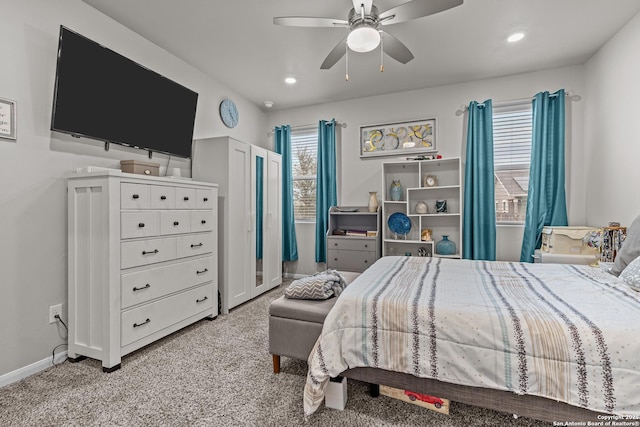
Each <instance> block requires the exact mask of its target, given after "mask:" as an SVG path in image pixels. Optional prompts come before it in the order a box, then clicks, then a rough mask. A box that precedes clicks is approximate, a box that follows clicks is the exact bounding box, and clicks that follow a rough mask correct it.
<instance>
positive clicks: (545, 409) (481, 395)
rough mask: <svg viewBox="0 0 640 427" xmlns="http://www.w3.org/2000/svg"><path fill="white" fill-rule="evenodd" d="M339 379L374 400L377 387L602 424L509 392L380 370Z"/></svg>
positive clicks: (580, 412)
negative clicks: (365, 386) (365, 387)
mask: <svg viewBox="0 0 640 427" xmlns="http://www.w3.org/2000/svg"><path fill="white" fill-rule="evenodd" d="M341 376H344V377H347V378H351V379H354V380H358V381H363V382H366V383H369V384H370V386H369V387H370V388H369V390H370V393H371V395H372V396H373V397H377V396H378V395H379V387H380V385H386V386H389V387H394V388H399V389H403V390H411V391H415V392H418V393H425V394H430V395H433V396H440V397H443V398H447V399H449V400H451V401H453V402H460V403H465V404H468V405H473V406H479V407H481V408H487V409H491V410H494V411H498V412H507V413H511V414H515V415H517V416H521V417H527V418H533V419H536V420H541V421H549V422H553V421H558V422H563V423H564V422H565V421H602V419H598V415H603V414H601V413H599V412H594V411H590V410H588V409H584V408H580V407H577V406H572V405H569V404H566V403H562V402H557V401H555V400H550V399H547V398H544V397H538V396H531V395H522V396H521V395H518V394H515V393H513V392H509V391H502V390H494V389H489V388H481V387H470V386H463V385H457V384H451V383H445V382H442V381H438V380H434V379H431V378H419V377H416V376H413V375H410V374H405V373H401V372H391V371H385V370H383V369H376V368H354V369H349V370H347V371H344V372H343V373H342V374H341Z"/></svg>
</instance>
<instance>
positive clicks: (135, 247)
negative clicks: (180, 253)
mask: <svg viewBox="0 0 640 427" xmlns="http://www.w3.org/2000/svg"><path fill="white" fill-rule="evenodd" d="M175 258H176V238H175V237H167V238H164V239H152V240H137V241H134V242H122V243H120V268H131V267H135V266H137V265H147V264H154V263H156V262H162V261H169V260H172V259H175Z"/></svg>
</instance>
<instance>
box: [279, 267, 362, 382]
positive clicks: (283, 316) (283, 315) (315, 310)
mask: <svg viewBox="0 0 640 427" xmlns="http://www.w3.org/2000/svg"><path fill="white" fill-rule="evenodd" d="M340 274H342V276H343V277H344V278H345V281H346V282H347V283H351V282H352V281H353V280H354V279H355V278H356V277H358V276H359V275H360V273H351V272H342V271H341V272H340ZM336 299H337V298H336V297H331V298H329V299H326V300H302V299H290V298H285V297H284V296H281V297H280V298H278V299H276V300H275V301H273V302H272V303H271V305H270V306H269V353H271V354H272V355H273V372H275V373H276V374H277V373H278V372H280V356H286V357H292V358H294V359H300V360H307V358H308V357H309V353H311V349H312V348H313V346H314V345H315V343H316V341H317V339H318V337H319V336H320V332H322V325H323V324H324V319H325V318H326V317H327V314H328V313H329V310H331V308H332V307H333V305H334V304H335V302H336Z"/></svg>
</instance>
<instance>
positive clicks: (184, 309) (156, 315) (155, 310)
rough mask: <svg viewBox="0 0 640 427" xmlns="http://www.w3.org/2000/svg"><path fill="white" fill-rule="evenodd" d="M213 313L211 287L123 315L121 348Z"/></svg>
mask: <svg viewBox="0 0 640 427" xmlns="http://www.w3.org/2000/svg"><path fill="white" fill-rule="evenodd" d="M211 309H213V286H212V285H211V283H208V284H205V285H202V286H199V287H197V288H194V289H190V290H188V291H185V292H182V293H179V294H176V295H172V296H170V297H167V298H163V299H160V300H158V301H154V302H152V303H149V304H145V305H143V306H140V307H137V308H134V309H131V310H127V311H123V312H122V314H121V324H120V328H121V338H120V340H121V345H122V346H123V347H124V346H126V345H129V344H131V343H133V342H135V341H137V340H139V339H142V338H144V337H146V336H147V335H151V334H153V333H155V332H158V331H161V330H162V329H164V328H167V327H169V326H171V325H173V324H174V323H178V322H179V321H181V320H184V319H186V318H188V317H190V316H194V315H196V314H198V313H201V312H203V311H206V310H211Z"/></svg>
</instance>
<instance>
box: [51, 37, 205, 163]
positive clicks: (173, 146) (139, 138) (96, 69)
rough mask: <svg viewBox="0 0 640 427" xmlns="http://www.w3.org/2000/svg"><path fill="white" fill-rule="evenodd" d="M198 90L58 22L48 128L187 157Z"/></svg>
mask: <svg viewBox="0 0 640 427" xmlns="http://www.w3.org/2000/svg"><path fill="white" fill-rule="evenodd" d="M197 102H198V94H197V93H196V92H194V91H192V90H191V89H188V88H186V87H184V86H181V85H180V84H178V83H176V82H174V81H172V80H169V79H168V78H166V77H163V76H161V75H160V74H158V73H156V72H154V71H151V70H149V69H148V68H145V67H143V66H142V65H140V64H138V63H136V62H134V61H132V60H130V59H128V58H125V57H124V56H122V55H120V54H118V53H116V52H114V51H112V50H110V49H108V48H106V47H104V46H102V45H100V44H98V43H96V42H94V41H92V40H89V39H88V38H86V37H84V36H82V35H80V34H78V33H75V32H73V31H71V30H69V29H68V28H66V27H64V26H61V27H60V39H59V44H58V62H57V67H56V81H55V91H54V96H53V112H52V117H51V130H53V131H58V132H63V133H67V134H71V135H73V136H76V137H81V136H82V137H87V138H92V139H97V140H100V141H105V142H110V143H116V144H121V145H128V146H131V147H136V148H140V149H144V150H148V151H150V152H161V153H166V154H171V155H176V156H180V157H191V145H192V140H193V126H194V122H195V115H196V105H197Z"/></svg>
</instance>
